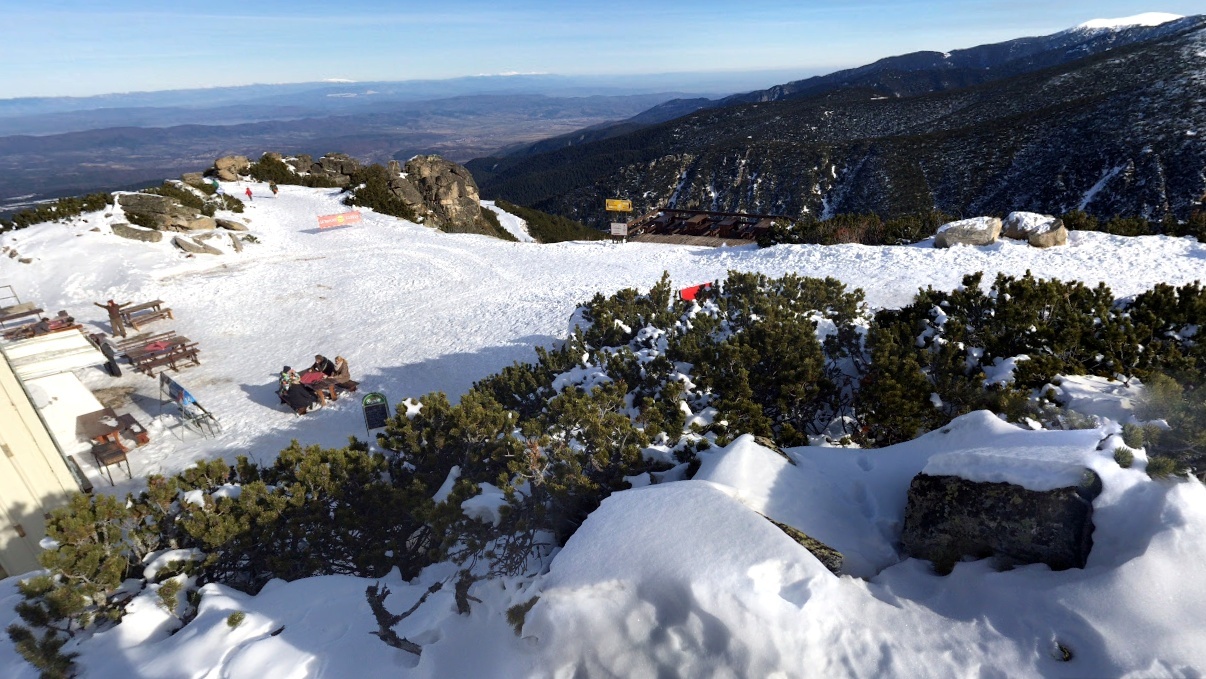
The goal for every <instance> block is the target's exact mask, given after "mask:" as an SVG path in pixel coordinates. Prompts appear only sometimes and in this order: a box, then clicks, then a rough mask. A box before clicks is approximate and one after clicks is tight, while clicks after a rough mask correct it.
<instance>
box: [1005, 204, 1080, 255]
mask: <svg viewBox="0 0 1206 679" xmlns="http://www.w3.org/2000/svg"><path fill="white" fill-rule="evenodd" d="M1001 235H1002V236H1004V237H1005V238H1015V239H1017V240H1025V241H1027V242H1028V243H1030V244H1031V245H1033V246H1035V247H1038V248H1049V247H1052V246H1055V245H1063V244H1065V243H1067V242H1068V229H1067V228H1065V227H1064V221H1063V220H1062V219H1060V218H1058V217H1054V216H1052V215H1043V214H1039V213H1037V212H1010V213H1009V215H1008V216H1007V217H1005V222H1004V224H1003V226H1002V228H1001Z"/></svg>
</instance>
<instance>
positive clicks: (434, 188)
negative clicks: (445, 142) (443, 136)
mask: <svg viewBox="0 0 1206 679" xmlns="http://www.w3.org/2000/svg"><path fill="white" fill-rule="evenodd" d="M403 177H404V178H405V179H406V180H407V182H408V183H410V184H412V185H413V186H414V188H415V189H416V190H417V192H418V193H419V195H420V196H421V197H422V199H423V204H424V206H425V207H426V208H427V212H428V213H429V214H431V215H432V217H433V218H434V221H435V224H433V225H434V226H437V227H438V228H440V229H442V230H444V231H448V232H450V233H483V234H490V233H492V230H491V229H490V228H489V227H488V226H487V225H486V223H485V220H484V219H483V217H482V209H481V194H480V193H479V192H478V189H477V182H475V181H474V180H473V175H472V174H470V173H469V170H466V169H465V168H464V167H462V166H461V165H457V164H456V163H454V162H451V161H448V160H444V159H443V158H441V157H439V156H415V157H414V158H411V159H410V160H409V161H407V162H406V171H405V174H404V175H403ZM392 185H393V184H392V183H391V186H392ZM399 191H405V189H404V188H403V189H400V190H395V195H398V197H399V198H402V199H403V200H408V199H407V197H406V196H405V195H402V194H401V193H400V192H399Z"/></svg>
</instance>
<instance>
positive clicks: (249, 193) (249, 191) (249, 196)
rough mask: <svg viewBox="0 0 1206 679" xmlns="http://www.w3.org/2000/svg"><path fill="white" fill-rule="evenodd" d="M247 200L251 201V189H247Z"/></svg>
mask: <svg viewBox="0 0 1206 679" xmlns="http://www.w3.org/2000/svg"><path fill="white" fill-rule="evenodd" d="M247 200H251V187H250V186H248V187H247Z"/></svg>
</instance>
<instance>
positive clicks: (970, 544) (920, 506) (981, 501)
mask: <svg viewBox="0 0 1206 679" xmlns="http://www.w3.org/2000/svg"><path fill="white" fill-rule="evenodd" d="M1100 492H1101V480H1100V479H1099V478H1098V476H1097V475H1096V474H1095V473H1093V472H1092V471H1090V470H1088V469H1086V470H1084V475H1083V477H1082V480H1081V483H1080V484H1078V485H1075V486H1068V487H1063V488H1055V489H1052V490H1046V491H1035V490H1029V489H1027V488H1024V487H1022V486H1019V485H1016V484H1012V483H1003V482H998V483H989V482H979V481H968V480H967V479H963V478H960V477H958V476H948V475H930V474H925V473H921V474H918V475H917V476H915V477H913V481H912V483H911V484H910V485H909V494H908V505H907V507H906V509H905V520H904V528H903V530H902V532H901V536H900V543H901V546H902V547H903V548H904V551H905V553H907V554H908V555H909V556H913V557H916V558H919V559H927V560H929V561H932V562H934V565H935V567H936V568H937V569H938V570H939V571H940V572H948V571H949V570H950V569H951V568H952V567H953V566H954V564H955V563H956V562H958V561H960V560H962V559H965V558H974V559H979V558H986V557H995V558H997V559H998V560H999V561H1000V562H1001V564H1002V565H1003V566H1012V565H1021V564H1031V563H1044V564H1047V565H1048V566H1050V567H1051V569H1052V570H1063V569H1067V568H1083V567H1084V565H1085V562H1086V560H1087V559H1088V558H1089V551H1090V550H1091V549H1092V547H1093V504H1092V503H1093V498H1095V497H1096V496H1097V495H1098V494H1100Z"/></svg>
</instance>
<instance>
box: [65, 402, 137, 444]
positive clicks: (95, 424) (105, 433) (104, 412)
mask: <svg viewBox="0 0 1206 679" xmlns="http://www.w3.org/2000/svg"><path fill="white" fill-rule="evenodd" d="M121 430H122V423H121V422H119V421H118V419H117V413H115V412H113V409H112V408H101V409H100V410H96V411H93V412H90V413H86V414H84V415H80V416H79V417H77V418H76V419H75V433H76V434H77V435H81V436H84V437H85V438H87V439H88V440H89V441H92V442H94V443H102V444H103V443H106V442H111V443H115V444H117V447H119V448H121V449H122V451H125V449H126V447H125V446H124V445H122V442H121Z"/></svg>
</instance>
